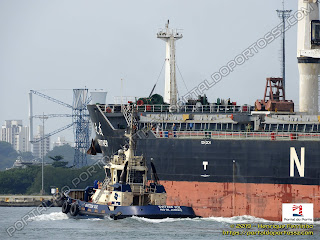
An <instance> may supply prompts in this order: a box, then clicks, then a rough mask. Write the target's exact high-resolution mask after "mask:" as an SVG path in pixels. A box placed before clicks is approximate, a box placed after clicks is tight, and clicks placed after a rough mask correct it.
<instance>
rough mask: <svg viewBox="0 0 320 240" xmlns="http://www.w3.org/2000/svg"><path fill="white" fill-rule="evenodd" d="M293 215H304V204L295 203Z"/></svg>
mask: <svg viewBox="0 0 320 240" xmlns="http://www.w3.org/2000/svg"><path fill="white" fill-rule="evenodd" d="M292 211H293V214H292V216H293V217H303V215H302V205H293V206H292Z"/></svg>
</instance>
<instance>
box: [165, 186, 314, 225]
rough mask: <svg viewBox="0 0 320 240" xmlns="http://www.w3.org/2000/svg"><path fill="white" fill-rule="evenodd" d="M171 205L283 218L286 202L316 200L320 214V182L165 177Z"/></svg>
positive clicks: (209, 213)
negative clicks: (177, 179) (185, 180)
mask: <svg viewBox="0 0 320 240" xmlns="http://www.w3.org/2000/svg"><path fill="white" fill-rule="evenodd" d="M161 184H163V185H164V187H165V189H166V192H167V204H168V205H184V206H191V207H193V209H194V211H195V213H196V215H198V216H202V217H233V216H241V215H250V216H254V217H259V218H264V219H267V220H272V221H281V220H282V203H313V205H314V206H313V207H314V218H320V186H318V185H317V186H315V185H312V186H310V185H293V184H256V183H215V182H178V181H161Z"/></svg>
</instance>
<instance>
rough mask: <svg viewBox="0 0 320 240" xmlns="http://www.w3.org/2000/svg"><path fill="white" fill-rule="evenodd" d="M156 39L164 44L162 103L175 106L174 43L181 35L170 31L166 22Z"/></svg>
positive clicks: (175, 31)
mask: <svg viewBox="0 0 320 240" xmlns="http://www.w3.org/2000/svg"><path fill="white" fill-rule="evenodd" d="M157 37H158V38H160V39H162V40H163V41H165V42H166V59H165V65H166V68H165V69H166V70H165V90H164V102H166V103H169V104H170V106H175V105H176V104H177V100H178V99H177V98H178V97H177V95H178V93H177V83H176V60H175V59H176V50H175V41H177V40H179V39H181V38H182V34H180V33H178V31H177V30H173V29H170V28H169V20H168V23H167V24H166V25H165V29H161V30H160V31H159V32H158V34H157Z"/></svg>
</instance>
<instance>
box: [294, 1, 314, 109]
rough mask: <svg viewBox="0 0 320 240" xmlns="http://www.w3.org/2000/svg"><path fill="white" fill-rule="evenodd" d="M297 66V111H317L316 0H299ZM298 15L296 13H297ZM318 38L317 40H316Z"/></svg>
mask: <svg viewBox="0 0 320 240" xmlns="http://www.w3.org/2000/svg"><path fill="white" fill-rule="evenodd" d="M298 13H299V14H300V15H301V16H300V15H299V16H300V17H299V19H298V20H299V21H298V47H297V48H298V53H297V57H298V67H299V73H300V87H299V88H300V89H299V111H300V112H308V113H310V114H317V113H318V94H319V93H318V76H319V74H320V23H317V20H319V6H318V1H317V0H299V6H298ZM297 16H298V14H297ZM318 40H319V42H318Z"/></svg>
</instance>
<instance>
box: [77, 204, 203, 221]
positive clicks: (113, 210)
mask: <svg viewBox="0 0 320 240" xmlns="http://www.w3.org/2000/svg"><path fill="white" fill-rule="evenodd" d="M77 205H78V207H79V211H78V213H77V214H76V215H75V216H73V217H77V218H78V217H80V218H91V217H98V218H104V217H111V218H113V219H123V218H127V217H132V216H137V217H144V218H149V219H163V218H195V217H197V216H196V215H195V213H194V211H193V209H192V207H186V206H161V205H146V206H107V205H102V204H95V203H89V202H84V201H79V200H77Z"/></svg>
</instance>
